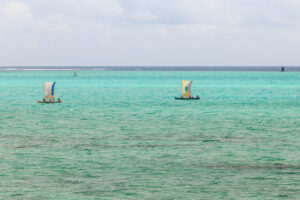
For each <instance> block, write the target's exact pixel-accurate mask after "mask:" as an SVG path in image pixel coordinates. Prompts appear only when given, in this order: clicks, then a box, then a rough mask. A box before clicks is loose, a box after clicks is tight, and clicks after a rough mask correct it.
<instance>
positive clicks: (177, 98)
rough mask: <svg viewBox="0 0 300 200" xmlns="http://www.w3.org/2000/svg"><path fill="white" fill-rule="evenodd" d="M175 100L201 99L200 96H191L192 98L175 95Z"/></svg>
mask: <svg viewBox="0 0 300 200" xmlns="http://www.w3.org/2000/svg"><path fill="white" fill-rule="evenodd" d="M175 100H200V97H191V98H182V97H175Z"/></svg>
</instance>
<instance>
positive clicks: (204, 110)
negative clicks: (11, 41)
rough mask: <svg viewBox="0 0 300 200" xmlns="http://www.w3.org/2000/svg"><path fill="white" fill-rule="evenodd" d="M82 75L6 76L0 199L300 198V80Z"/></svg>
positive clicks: (296, 76)
mask: <svg viewBox="0 0 300 200" xmlns="http://www.w3.org/2000/svg"><path fill="white" fill-rule="evenodd" d="M78 75H79V76H78V77H73V72H69V71H12V72H5V71H2V72H0V102H1V103H0V199H299V198H300V153H299V151H300V73H277V72H199V71H196V72H195V71H192V72H188V71H186V72H184V71H176V72H175V71H163V72H162V71H137V72H134V71H79V72H78ZM181 79H185V80H193V81H194V82H193V85H192V90H193V94H194V95H196V94H199V95H200V96H201V100H200V101H175V100H174V97H175V96H180V84H181ZM52 80H55V81H57V83H56V91H55V92H56V97H61V98H62V100H63V103H62V104H37V103H36V101H37V100H41V99H42V95H43V93H42V85H43V81H52Z"/></svg>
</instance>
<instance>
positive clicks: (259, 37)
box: [0, 0, 300, 65]
mask: <svg viewBox="0 0 300 200" xmlns="http://www.w3.org/2000/svg"><path fill="white" fill-rule="evenodd" d="M299 10H300V3H299V1H298V0H245V1H240V0H226V1H224V0H164V1H161V0H85V1H82V0H43V1H36V0H27V1H21V0H19V1H11V0H2V1H1V2H0V65H300V60H299V58H298V56H296V55H297V53H296V52H298V51H299V48H300V34H299V32H300V29H299V28H300V13H299Z"/></svg>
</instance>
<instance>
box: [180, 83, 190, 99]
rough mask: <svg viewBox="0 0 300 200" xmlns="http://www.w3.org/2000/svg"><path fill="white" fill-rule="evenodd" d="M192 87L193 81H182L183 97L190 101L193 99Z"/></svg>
mask: <svg viewBox="0 0 300 200" xmlns="http://www.w3.org/2000/svg"><path fill="white" fill-rule="evenodd" d="M191 85H192V81H184V80H182V81H181V97H182V98H185V99H188V98H191Z"/></svg>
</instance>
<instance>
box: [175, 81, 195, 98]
mask: <svg viewBox="0 0 300 200" xmlns="http://www.w3.org/2000/svg"><path fill="white" fill-rule="evenodd" d="M191 85H192V81H185V80H182V81H181V97H175V100H200V97H199V96H198V95H197V96H196V97H192V96H191Z"/></svg>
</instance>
